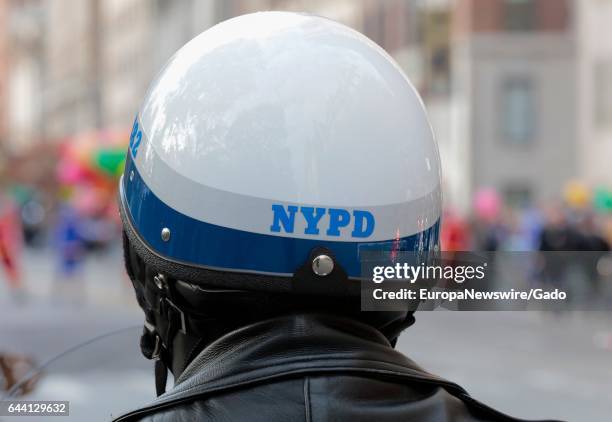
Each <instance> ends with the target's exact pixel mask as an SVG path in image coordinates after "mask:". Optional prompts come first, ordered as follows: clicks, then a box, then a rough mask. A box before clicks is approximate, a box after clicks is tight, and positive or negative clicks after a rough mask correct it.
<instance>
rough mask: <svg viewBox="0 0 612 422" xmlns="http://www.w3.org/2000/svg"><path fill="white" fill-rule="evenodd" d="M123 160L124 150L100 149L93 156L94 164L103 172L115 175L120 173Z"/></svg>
mask: <svg viewBox="0 0 612 422" xmlns="http://www.w3.org/2000/svg"><path fill="white" fill-rule="evenodd" d="M124 162H125V150H123V149H102V150H100V151H98V153H97V154H96V156H95V165H96V167H97V168H98V169H100V170H102V171H103V172H104V173H106V174H108V175H110V176H113V177H116V176H118V175H120V174H121V170H123V164H124Z"/></svg>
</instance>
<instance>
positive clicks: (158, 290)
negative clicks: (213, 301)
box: [140, 274, 187, 396]
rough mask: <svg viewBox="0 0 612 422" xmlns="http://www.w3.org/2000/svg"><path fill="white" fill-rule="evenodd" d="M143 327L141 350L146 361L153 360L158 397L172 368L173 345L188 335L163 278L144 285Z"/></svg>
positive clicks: (182, 315)
mask: <svg viewBox="0 0 612 422" xmlns="http://www.w3.org/2000/svg"><path fill="white" fill-rule="evenodd" d="M143 288H144V292H143V295H144V298H145V303H146V304H147V306H146V309H145V324H144V329H143V333H142V336H141V339H140V349H141V351H142V354H143V355H144V356H145V357H146V358H147V359H152V360H155V387H156V391H157V395H158V396H160V395H162V394H164V392H165V391H166V382H167V380H168V369H169V368H170V367H171V365H172V356H171V353H170V351H171V350H172V345H173V342H174V340H175V338H176V336H177V334H178V333H182V334H185V335H186V334H187V326H186V321H185V314H184V313H183V311H181V309H180V308H179V307H178V306H177V305H176V304H175V303H174V302H173V301H172V299H171V292H170V288H169V286H168V284H167V282H166V279H165V277H164V276H163V275H161V274H158V275H156V276H154V277H153V282H151V281H145V283H144V286H143Z"/></svg>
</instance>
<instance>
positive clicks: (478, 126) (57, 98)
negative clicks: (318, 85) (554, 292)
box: [0, 0, 612, 421]
mask: <svg viewBox="0 0 612 422" xmlns="http://www.w3.org/2000/svg"><path fill="white" fill-rule="evenodd" d="M259 10H293V11H306V12H310V13H314V14H317V15H322V16H326V17H329V18H332V19H335V20H338V21H340V22H342V23H345V24H347V25H349V26H351V27H353V28H355V29H357V30H359V31H361V32H363V33H365V34H366V35H367V36H369V37H370V38H372V39H373V40H374V41H376V42H377V43H378V44H380V45H381V46H382V47H383V48H385V49H386V50H387V51H388V52H389V53H390V54H391V55H392V56H393V57H394V58H395V59H396V60H397V62H398V63H399V65H400V66H401V67H402V68H403V69H404V71H405V72H406V74H407V75H408V77H409V78H410V79H411V81H412V82H413V84H414V85H415V87H416V88H417V90H418V91H419V92H420V94H421V96H422V97H423V100H424V102H425V104H426V107H427V109H428V112H429V115H430V119H431V122H432V126H433V128H434V132H435V133H436V137H437V140H438V143H439V147H440V154H441V159H442V165H443V183H444V186H443V189H444V204H445V211H444V219H443V233H442V242H443V248H444V249H446V250H472V249H476V250H504V251H515V250H521V251H530V250H594V251H600V252H601V253H602V254H604V253H607V251H609V245H610V244H611V243H612V166H611V163H612V43H610V42H608V41H609V40H611V39H612V25H610V22H612V0H583V1H580V2H578V1H569V0H414V1H413V0H325V1H324V0H310V1H305V0H284V1H281V0H276V1H274V0H250V1H249V0H235V1H230V0H223V1H222V0H181V1H178V0H177V1H171V0H79V1H71V0H0V264H1V267H2V268H0V387H1V386H2V383H3V382H4V384H5V387H8V386H10V385H13V384H14V383H15V380H16V379H17V378H19V376H20V375H21V374H22V373H23V372H24V371H26V370H27V369H28V368H30V367H31V366H33V365H36V364H40V363H41V362H44V361H46V360H47V359H50V358H52V357H53V356H56V355H57V354H59V353H60V352H62V351H64V350H66V349H68V348H70V347H71V346H73V345H75V344H79V343H82V342H84V341H86V340H88V339H90V338H92V337H95V336H97V335H101V334H103V333H107V332H110V331H113V330H115V329H120V328H125V327H137V326H138V324H140V323H141V321H142V317H141V314H140V311H139V310H138V309H137V306H136V303H135V300H134V297H133V293H132V290H131V287H130V285H129V280H128V279H127V277H126V276H125V275H124V270H123V264H122V255H121V245H120V222H119V219H118V214H117V208H116V204H115V196H116V186H117V182H118V177H119V175H120V174H121V171H122V168H123V160H124V155H125V149H126V146H127V142H128V137H129V132H130V129H131V122H132V121H133V118H134V116H135V114H136V112H137V109H138V106H139V103H140V101H141V100H142V98H143V96H144V93H145V90H146V88H147V85H148V83H149V82H150V81H151V79H152V78H153V77H154V75H155V74H156V72H157V71H158V70H159V69H160V68H161V66H162V65H163V64H164V62H165V61H166V60H167V59H168V58H169V57H170V56H171V55H172V54H173V53H174V52H175V51H176V50H177V49H178V48H179V47H180V46H182V45H183V44H184V43H185V42H187V41H188V40H189V39H191V38H192V37H194V36H195V35H197V34H199V33H200V32H202V31H204V30H205V29H207V28H208V27H210V26H212V25H214V24H215V23H217V22H220V21H222V20H225V19H228V18H231V17H233V16H236V15H240V14H243V13H248V12H253V11H259ZM611 274H612V270H610V268H607V269H605V268H604V269H603V270H601V271H600V272H599V273H598V274H591V278H592V279H593V280H588V282H589V283H590V284H589V285H590V286H592V288H593V292H594V293H596V294H598V292H601V291H605V288H609V287H610V286H612V283H611V282H610V275H611ZM602 289H603V290H602ZM611 323H612V317H610V316H609V315H608V314H604V313H594V312H591V313H578V312H573V313H569V314H568V313H564V314H563V315H560V314H554V315H549V314H543V313H538V312H523V313H518V312H515V313H487V314H483V313H479V312H464V313H447V312H430V313H426V312H423V313H421V314H419V315H418V316H417V323H416V325H415V326H414V327H413V328H411V329H410V330H408V332H407V333H406V334H405V335H404V336H403V337H402V339H401V341H400V344H399V348H400V349H401V350H402V351H404V352H405V353H407V354H408V355H409V356H411V357H413V358H414V359H415V360H417V361H418V362H420V363H421V364H422V365H423V366H424V367H426V368H428V369H430V370H431V371H433V372H438V373H440V374H441V375H443V376H446V377H448V378H451V379H452V380H454V381H457V382H459V383H461V384H462V385H464V386H465V387H466V388H467V389H468V391H470V392H472V393H473V394H474V395H475V396H476V397H477V398H479V399H482V400H483V401H485V402H486V403H488V404H491V405H493V406H494V407H498V408H500V409H501V410H503V411H506V412H508V413H510V414H512V415H515V416H522V417H532V418H536V417H557V418H564V419H569V420H590V421H597V420H599V421H604V420H609V410H610V407H609V403H610V402H611V401H612V389H610V385H611V383H612V329H611V328H610V327H611V325H610V324H611ZM138 332H139V329H138V328H132V329H131V331H129V333H130V335H127V334H126V331H121V332H120V333H119V334H116V335H114V336H111V337H110V338H108V337H105V338H104V339H101V340H99V342H98V343H95V344H92V345H89V346H86V347H84V348H81V349H78V350H76V351H75V352H73V353H71V354H68V355H66V356H65V357H63V358H61V359H59V360H57V361H55V362H54V363H52V364H51V365H50V366H49V367H47V369H46V372H45V374H43V375H42V376H40V378H39V379H37V380H36V382H35V383H33V385H31V386H24V388H22V390H23V391H22V392H23V393H27V394H28V395H27V396H26V397H28V398H33V397H44V398H48V397H52V398H55V399H58V400H71V402H72V403H73V408H72V409H71V410H72V411H73V415H74V418H78V417H79V415H89V416H91V415H92V412H93V413H94V414H95V412H96V411H99V412H100V413H99V414H100V415H102V416H100V418H99V419H107V418H108V416H109V414H110V413H111V412H115V414H116V412H118V411H121V410H126V409H129V408H130V407H133V406H137V405H138V404H139V403H141V402H143V401H147V400H148V399H150V398H152V397H153V395H154V394H153V392H154V387H153V386H154V384H153V377H152V373H151V371H152V370H151V367H150V364H149V363H148V362H147V361H145V360H144V358H143V359H141V358H140V357H139V356H138V353H139V351H138V336H139V334H138ZM98 346H99V347H98ZM84 356H86V357H87V358H84ZM109 356H111V357H112V358H109ZM92 380H95V382H92ZM34 384H35V385H34ZM117 384H120V386H118V385H117ZM26 387H27V388H26ZM101 392H103V393H101ZM37 394H38V396H37ZM100 394H102V395H103V396H105V397H107V399H106V400H102V401H100V400H99V395H100ZM95 398H97V399H95ZM94 409H95V410H94ZM79 412H87V413H79ZM95 419H97V418H95Z"/></svg>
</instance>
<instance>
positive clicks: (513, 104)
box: [451, 0, 579, 206]
mask: <svg viewBox="0 0 612 422" xmlns="http://www.w3.org/2000/svg"><path fill="white" fill-rule="evenodd" d="M455 16H456V19H455V27H454V30H455V32H454V37H453V51H454V53H453V64H454V68H453V84H454V88H455V91H454V93H453V102H454V116H453V117H454V121H453V126H454V130H453V131H452V132H453V134H454V135H455V136H456V139H455V142H456V143H457V146H458V147H457V152H456V154H455V155H454V159H456V160H457V163H456V165H455V167H456V171H457V174H456V176H455V177H456V179H453V180H452V181H451V182H452V183H454V184H455V186H453V189H454V190H455V191H456V195H455V197H456V198H463V200H464V201H465V200H467V199H468V198H470V197H471V194H472V193H473V191H474V190H475V189H477V188H480V187H492V188H495V189H497V190H498V191H500V192H501V193H502V194H503V195H504V197H505V199H506V200H507V201H508V202H509V203H510V204H513V205H519V206H520V205H522V204H527V203H530V202H533V201H536V200H540V199H550V198H553V197H556V196H558V194H559V192H561V191H562V189H563V185H564V183H566V181H567V180H569V179H571V178H574V177H576V176H577V174H578V170H579V159H578V156H579V155H578V146H577V139H578V127H577V125H576V115H577V113H578V105H577V101H576V96H577V89H578V81H577V77H576V59H577V52H576V26H575V9H574V3H573V2H568V1H566V0H461V1H459V2H458V4H457V9H456V10H455ZM461 167H462V168H461ZM462 205H464V206H466V205H467V204H465V203H464V204H462Z"/></svg>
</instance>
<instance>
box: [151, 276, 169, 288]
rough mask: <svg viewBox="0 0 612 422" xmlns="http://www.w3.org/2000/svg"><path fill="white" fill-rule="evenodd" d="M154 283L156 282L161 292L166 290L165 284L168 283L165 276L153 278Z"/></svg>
mask: <svg viewBox="0 0 612 422" xmlns="http://www.w3.org/2000/svg"><path fill="white" fill-rule="evenodd" d="M153 281H154V282H155V285H156V286H157V288H158V289H159V290H163V289H164V283H165V281H166V277H164V275H163V274H157V275H156V276H155V277H153Z"/></svg>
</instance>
